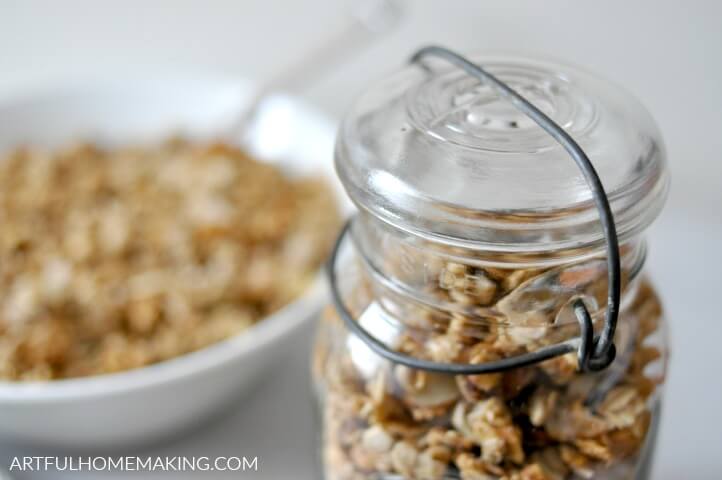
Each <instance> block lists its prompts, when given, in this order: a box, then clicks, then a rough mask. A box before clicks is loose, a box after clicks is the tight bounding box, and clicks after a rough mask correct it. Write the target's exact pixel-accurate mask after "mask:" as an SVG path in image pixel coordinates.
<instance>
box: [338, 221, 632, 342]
mask: <svg viewBox="0 0 722 480" xmlns="http://www.w3.org/2000/svg"><path fill="white" fill-rule="evenodd" d="M352 238H353V241H354V244H355V246H356V250H357V252H358V255H359V257H360V259H361V262H360V263H361V266H362V267H361V270H362V275H363V277H364V279H365V280H366V281H367V283H368V286H369V288H370V289H371V292H372V295H373V296H374V298H375V299H376V300H377V301H379V302H380V303H381V304H382V306H383V307H384V309H385V310H386V311H387V312H389V313H391V314H392V315H393V316H394V317H397V318H398V319H399V321H400V322H402V323H408V322H412V323H413V322H416V324H415V325H414V326H415V327H422V328H427V327H428V328H434V327H433V325H427V324H423V322H422V324H418V317H419V312H420V311H421V312H425V313H424V314H423V315H422V317H429V316H431V317H439V316H440V317H446V318H451V317H453V316H454V315H463V316H465V317H467V318H471V319H474V321H476V322H478V323H479V325H481V324H488V323H490V324H495V325H511V326H519V325H521V326H524V327H530V326H534V325H537V324H538V325H543V326H545V327H548V326H550V325H554V326H561V325H565V324H567V323H569V324H573V325H576V323H577V321H576V319H575V318H574V316H573V313H572V311H571V308H565V307H566V306H570V305H571V302H572V301H573V300H575V299H578V298H581V299H582V300H583V301H584V302H585V303H586V304H587V307H588V309H589V311H590V312H591V314H592V317H593V318H594V319H595V320H597V319H601V318H602V317H603V315H604V309H605V307H606V294H607V265H606V257H605V256H604V251H603V250H600V249H598V248H597V249H590V248H586V249H582V248H579V249H569V250H564V251H555V252H554V253H553V254H540V253H538V252H535V253H529V254H524V253H503V252H498V251H492V252H490V251H488V250H485V249H484V248H483V246H482V245H480V246H479V247H478V248H473V249H472V248H460V247H458V246H450V245H448V244H446V243H444V242H439V241H435V240H432V239H428V238H422V237H420V236H418V235H415V234H413V233H409V232H405V231H402V230H400V229H398V228H396V227H394V226H392V225H390V224H388V223H386V222H384V221H382V220H380V219H378V218H377V217H374V216H372V215H370V214H368V213H364V214H361V215H360V216H359V217H358V218H357V219H356V220H355V223H354V225H353V228H352ZM620 249H621V253H622V255H621V260H622V288H623V299H622V308H624V302H625V298H628V297H630V296H631V295H630V294H629V292H630V291H631V290H632V289H634V288H635V286H636V285H637V283H638V282H636V279H637V278H638V276H639V274H640V272H641V270H642V267H643V265H644V261H645V256H646V248H645V242H644V241H643V239H642V238H640V237H635V238H633V239H630V240H627V241H626V242H625V243H624V244H622V245H621V247H620Z"/></svg>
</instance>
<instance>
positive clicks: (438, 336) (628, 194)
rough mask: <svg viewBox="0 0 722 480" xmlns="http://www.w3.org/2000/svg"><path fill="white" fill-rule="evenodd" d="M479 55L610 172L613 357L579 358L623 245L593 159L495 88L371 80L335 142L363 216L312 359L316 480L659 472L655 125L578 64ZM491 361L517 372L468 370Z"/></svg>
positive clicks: (406, 72) (450, 74)
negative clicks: (588, 173) (319, 476)
mask: <svg viewBox="0 0 722 480" xmlns="http://www.w3.org/2000/svg"><path fill="white" fill-rule="evenodd" d="M471 60H472V61H473V63H475V64H477V65H479V66H483V67H484V68H485V70H486V71H487V72H489V73H492V74H493V75H494V76H495V77H496V78H498V79H499V80H501V81H502V82H504V83H505V84H506V85H508V86H509V87H511V88H513V89H514V90H515V91H516V92H518V93H519V94H520V95H522V96H523V97H525V98H526V99H527V100H528V101H529V102H531V104H533V105H534V106H535V107H536V108H537V109H538V110H539V111H541V112H542V113H543V114H545V115H546V116H547V117H548V118H550V119H551V120H552V121H553V122H555V123H556V124H557V125H559V126H560V127H562V128H563V129H564V131H565V132H567V133H568V134H569V135H570V136H571V137H572V138H573V139H574V140H575V141H576V143H577V144H578V145H579V147H581V148H582V149H583V151H584V152H585V153H586V154H587V156H588V158H589V160H590V161H591V163H592V164H593V167H594V169H595V170H596V172H597V173H598V175H599V178H600V179H601V182H602V184H603V188H604V191H605V192H606V198H607V199H608V205H609V206H610V207H611V208H610V210H611V213H613V217H614V225H615V226H616V235H615V238H616V239H618V243H619V248H618V250H615V251H618V254H619V265H620V267H621V269H620V272H619V273H620V275H619V278H618V280H619V283H620V285H621V287H620V288H621V296H620V300H619V305H618V312H619V315H618V320H617V322H616V329H614V334H613V337H612V339H613V347H612V348H611V352H608V353H609V355H608V360H609V361H611V363H609V362H608V361H604V362H601V364H600V365H597V368H583V366H582V365H580V361H579V359H580V353H579V351H578V350H579V348H581V347H580V345H581V343H583V342H584V340H583V339H584V338H593V339H594V342H595V343H594V345H596V342H598V341H599V338H600V337H599V334H600V332H601V331H602V329H603V328H604V326H605V321H606V320H607V316H608V313H609V312H608V310H609V309H610V308H611V307H610V303H609V301H608V298H609V292H610V283H611V282H610V278H611V277H610V275H609V273H610V271H609V270H610V267H609V265H610V262H609V255H608V253H607V252H609V250H608V248H609V236H608V232H606V233H605V231H604V229H602V228H601V226H600V213H599V209H598V205H597V203H595V198H594V196H593V192H592V190H590V187H589V184H588V182H587V181H585V177H584V176H583V174H582V173H581V172H580V169H579V168H578V166H577V165H575V162H574V161H573V160H572V159H571V158H570V156H569V154H568V152H567V151H566V150H565V149H564V148H562V146H561V145H560V144H559V143H557V141H556V140H555V139H554V138H553V137H552V136H550V135H549V133H548V132H546V131H544V130H543V129H542V128H540V126H539V125H538V124H537V123H535V121H534V120H532V119H531V118H530V117H528V116H527V115H525V114H524V113H521V112H520V111H519V109H518V108H517V107H516V106H515V105H513V102H510V101H509V99H508V98H504V96H503V95H499V93H498V89H497V88H494V86H493V85H490V84H489V83H488V82H485V81H482V80H480V79H479V78H477V77H475V76H473V75H469V73H468V72H465V71H463V70H461V69H459V68H457V66H449V64H448V63H445V62H442V61H439V60H437V61H431V62H430V61H423V62H417V63H413V64H411V65H409V66H407V67H406V68H403V69H402V70H401V71H400V72H398V73H396V74H395V75H392V76H391V77H389V78H388V79H386V80H384V81H382V82H380V83H378V84H376V85H374V86H372V87H370V88H369V89H368V90H367V91H366V93H364V94H363V95H362V96H361V97H360V98H359V99H358V100H357V101H356V102H355V104H354V106H353V107H352V109H351V111H350V112H349V113H348V115H347V116H346V117H345V120H344V121H343V123H342V126H341V128H340V132H339V135H338V140H337V149H336V168H337V173H338V175H339V177H340V179H341V182H342V183H343V185H344V187H345V189H346V191H347V193H348V195H349V197H350V198H351V200H352V201H353V202H354V203H355V205H356V206H357V207H358V210H359V213H358V215H357V216H356V217H355V218H353V219H352V221H351V222H350V224H349V226H348V227H347V229H346V230H345V231H344V236H343V238H342V240H340V242H339V251H338V252H337V255H336V257H337V258H335V262H334V264H333V266H332V268H333V270H332V272H333V275H332V276H333V280H334V285H333V287H334V291H335V292H337V294H338V298H339V300H340V304H338V305H336V306H335V307H333V306H329V307H328V308H327V309H326V310H325V311H324V312H323V313H322V315H321V319H320V322H319V329H318V334H317V340H316V345H315V350H314V354H313V357H314V358H313V373H314V384H315V389H316V391H317V392H318V401H319V408H320V412H321V416H320V418H321V423H322V425H321V426H320V432H321V435H320V441H321V445H320V451H321V458H322V464H323V472H324V478H326V479H327V480H350V479H421V480H427V479H428V480H431V479H458V478H461V479H466V480H471V479H474V480H477V479H484V480H486V479H510V480H511V479H519V480H538V479H541V480H543V479H548V480H561V479H571V478H583V479H591V478H594V479H598V478H604V479H622V478H624V479H627V478H647V476H648V475H649V464H650V460H651V456H652V452H653V448H654V438H655V431H656V425H657V423H658V419H659V415H660V402H661V395H662V386H663V384H664V380H665V372H666V361H667V355H668V354H667V340H666V333H665V330H666V327H665V323H664V320H663V318H662V310H661V306H660V301H659V299H658V297H657V295H656V293H655V291H654V288H653V287H652V285H651V283H650V280H649V279H648V278H647V277H646V276H645V274H644V268H643V267H644V263H645V259H646V254H647V244H646V240H645V236H644V232H645V229H646V228H647V227H648V226H649V225H650V224H651V223H652V221H653V220H654V219H655V217H656V216H657V215H658V213H659V212H660V210H661V207H662V205H663V203H664V200H665V197H666V195H667V191H668V184H669V178H668V173H667V169H666V160H665V151H664V147H663V145H662V141H661V138H660V134H659V132H658V129H657V127H656V126H655V124H654V122H653V120H652V118H651V117H650V115H649V114H648V113H647V112H646V110H645V109H644V108H643V107H642V106H641V105H640V104H639V103H638V102H637V100H635V99H634V98H633V97H632V96H631V95H630V94H629V93H627V92H626V91H625V90H623V89H621V88H620V87H618V86H617V85H615V84H613V83H610V82H609V81H606V80H604V79H601V78H600V77H599V76H597V75H595V74H593V73H589V72H587V71H586V70H583V69H580V68H578V67H575V66H571V65H566V64H562V63H557V62H555V61H550V60H546V59H537V58H522V57H513V56H493V55H486V56H473V57H471ZM339 305H343V309H342V310H343V312H344V314H345V315H346V316H345V317H344V316H343V315H340V310H339ZM580 305H581V306H583V308H584V309H585V310H586V311H587V312H588V314H589V318H590V319H591V331H592V332H593V333H590V334H589V335H593V334H594V333H596V336H594V337H585V335H588V333H585V331H584V325H583V323H581V322H580V320H579V318H580V317H579V315H578V313H579V312H577V311H576V310H577V309H578V308H580ZM342 318H345V319H346V321H345V320H342ZM349 322H352V323H349ZM349 326H351V327H353V328H349ZM360 332H363V335H361V334H360ZM550 348H552V349H553V348H557V353H556V354H554V355H544V354H543V353H542V354H540V355H538V358H535V359H534V361H526V362H521V363H520V362H518V361H517V360H515V359H519V358H531V357H533V356H534V354H535V352H537V353H539V352H546V351H550V350H549V349H550ZM560 348H565V350H563V352H565V353H561V354H559V351H561V350H559V349H560ZM384 352H387V353H386V354H383V353H384ZM388 352H391V353H388ZM396 354H398V355H397V356H398V357H399V358H404V359H417V360H420V362H419V365H421V366H422V367H423V366H424V365H427V364H428V365H432V366H439V365H441V366H443V365H449V366H451V367H459V368H458V369H457V370H454V369H453V368H450V369H449V370H448V371H447V370H445V369H443V368H416V363H413V362H408V361H395V358H396V357H395V356H394V355H396ZM424 362H425V363H424ZM490 362H491V363H493V364H495V365H500V366H502V367H503V368H499V369H495V370H492V371H488V372H485V373H478V374H464V373H459V372H463V371H464V370H463V368H462V367H463V366H479V365H485V364H490ZM505 362H506V363H505ZM509 365H515V366H511V367H510V366H509Z"/></svg>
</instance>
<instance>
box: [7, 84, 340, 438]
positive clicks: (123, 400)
mask: <svg viewBox="0 0 722 480" xmlns="http://www.w3.org/2000/svg"><path fill="white" fill-rule="evenodd" d="M251 93H252V91H251V88H250V87H249V85H248V84H247V83H246V82H243V81H238V80H235V79H229V78H219V77H202V78H198V77H196V78H190V77H188V76H168V77H166V78H154V79H147V78H146V79H127V78H126V79H122V80H121V79H114V80H96V81H92V82H87V84H85V85H78V84H76V85H75V86H69V87H63V88H55V89H53V90H47V89H46V90H45V91H44V92H36V93H26V94H23V95H17V94H13V95H4V97H0V151H5V150H7V149H8V148H10V147H12V146H14V145H17V144H18V143H23V142H25V143H31V144H44V145H51V146H52V145H57V144H64V143H68V142H69V141H71V140H73V139H87V138H90V139H92V140H98V141H100V142H101V143H106V144H115V143H140V142H145V141H153V140H156V141H157V140H159V139H162V138H163V137H164V136H167V135H169V134H172V133H175V132H181V133H183V134H185V135H189V136H191V137H193V138H204V137H212V136H213V135H214V134H216V133H218V132H219V131H222V130H223V129H224V128H227V126H228V125H229V124H230V123H232V120H233V119H234V118H235V116H236V115H237V114H238V112H239V111H241V110H242V108H243V105H244V103H246V102H248V101H249V99H250V98H251ZM258 118H259V120H258V121H257V122H255V123H254V127H253V129H252V131H253V135H252V142H251V144H250V145H251V147H252V150H253V151H254V152H255V153H256V154H258V155H260V156H261V157H262V158H263V159H267V160H269V161H279V162H282V165H283V166H284V168H289V169H292V170H294V171H308V170H316V171H317V172H320V173H322V174H325V175H328V176H330V177H332V176H333V173H332V171H333V167H332V161H331V156H332V151H333V136H334V128H333V125H332V123H331V122H330V121H328V120H327V119H326V118H325V117H323V116H322V115H320V114H318V113H317V112H315V111H313V109H311V108H309V107H308V106H306V105H303V104H302V103H301V102H299V101H297V100H294V99H292V98H290V97H284V96H276V97H271V98H269V100H268V101H266V102H264V104H263V108H262V109H261V113H260V115H259V117H258ZM0 228H2V226H1V225H0ZM324 299H325V295H324V285H323V282H322V281H321V279H320V278H319V279H318V280H317V281H316V282H315V284H313V285H312V286H311V287H309V289H308V290H307V292H306V293H305V294H304V295H303V296H302V297H301V298H299V299H298V300H296V301H294V302H293V303H291V304H290V305H288V306H286V307H285V308H283V309H281V310H280V311H278V312H277V313H275V314H274V315H271V316H270V317H268V318H266V319H264V320H262V321H261V322H260V323H258V324H257V325H255V326H253V327H252V328H251V329H249V330H248V331H246V332H243V333H241V334H239V335H238V336H236V337H233V338H230V339H228V340H226V341H223V342H220V343H216V344H214V345H211V346H209V347H206V348H204V349H202V350H199V351H197V352H194V353H190V354H187V355H183V356H180V357H177V358H175V359H172V360H168V361H165V362H162V363H158V364H155V365H151V366H148V367H144V368H140V369H136V370H130V371H127V372H121V373H116V374H110V375H99V376H94V377H86V378H78V379H69V380H59V381H51V382H32V383H12V382H0V438H2V439H5V440H10V441H12V442H15V443H22V444H26V445H27V444H30V445H37V446H42V445H45V446H62V447H70V448H88V447H93V448H103V447H107V446H111V445H112V446H117V445H121V444H126V445H129V444H137V443H138V442H150V441H154V440H156V439H159V438H162V437H165V436H167V435H170V434H172V433H175V432H178V431H180V430H182V429H184V428H186V427H189V426H191V425H193V424H195V423H198V422H201V421H202V420H204V419H205V418H207V417H209V416H211V415H212V414H213V413H214V412H217V411H219V409H221V408H223V407H224V405H227V404H230V403H231V402H232V401H234V399H237V398H239V395H240V394H242V393H243V392H244V391H248V390H249V389H250V388H251V387H252V386H253V382H254V381H256V380H258V379H259V377H261V376H263V375H264V373H267V368H268V367H269V366H270V365H271V364H272V363H273V361H274V359H278V358H279V355H280V354H281V353H282V352H284V351H287V350H288V345H287V342H292V341H294V337H296V335H294V334H295V333H297V332H298V329H299V328H300V327H301V326H302V325H303V324H304V322H306V321H307V320H309V319H310V318H311V317H312V316H313V315H314V313H315V312H316V311H317V310H318V308H319V307H320V306H321V304H322V303H323V301H324Z"/></svg>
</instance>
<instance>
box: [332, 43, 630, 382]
mask: <svg viewBox="0 0 722 480" xmlns="http://www.w3.org/2000/svg"><path fill="white" fill-rule="evenodd" d="M428 57H438V58H441V59H443V60H446V61H448V62H449V63H451V64H453V65H455V66H457V67H459V68H461V69H462V70H464V71H465V72H466V73H468V74H469V75H471V76H473V77H475V78H477V79H479V80H480V81H482V82H483V83H486V84H488V85H489V86H491V87H492V88H494V90H495V91H496V93H497V94H498V95H499V96H500V97H501V98H503V99H505V100H508V101H509V103H511V104H512V105H513V106H514V107H516V108H517V109H518V110H519V111H521V112H522V113H524V114H525V115H526V116H528V117H529V118H530V119H532V120H533V121H534V122H535V123H536V124H537V125H539V126H540V127H541V128H542V129H543V130H544V131H546V132H547V133H548V134H549V135H550V136H551V137H552V138H554V140H556V141H557V142H558V143H559V144H560V145H561V146H562V147H563V148H564V149H565V150H566V151H567V153H568V154H569V155H570V156H571V157H572V159H573V160H574V162H575V163H576V165H577V166H578V167H579V169H580V170H581V172H582V175H583V176H584V180H585V181H586V183H587V185H588V186H589V189H590V190H591V192H592V196H593V198H594V203H595V205H596V207H597V210H598V211H599V220H600V223H601V226H602V231H603V233H604V238H605V241H606V254H607V275H608V292H607V309H606V314H605V319H604V326H603V327H602V331H601V333H600V334H599V335H598V336H595V335H594V324H593V322H592V317H591V315H590V313H589V310H588V309H587V307H586V305H585V304H584V302H583V301H582V300H581V299H577V300H575V302H574V304H573V309H574V314H575V316H576V318H577V321H578V322H579V327H580V335H579V337H578V338H575V339H571V340H567V341H565V342H562V343H558V344H555V345H549V346H546V347H543V348H540V349H539V350H535V351H533V352H529V353H525V354H522V355H517V356H514V357H508V358H504V359H501V360H496V361H492V362H485V363H479V364H464V363H442V362H433V361H429V360H423V359H419V358H415V357H412V356H410V355H406V354H403V353H400V352H397V351H394V350H392V349H390V348H389V347H388V346H387V345H386V344H385V343H383V342H382V341H380V340H379V339H377V338H376V337H374V336H373V335H371V334H370V333H369V332H368V331H367V330H366V329H364V328H363V327H362V326H361V325H360V324H359V323H358V322H357V321H356V320H355V319H354V318H353V315H352V314H351V312H350V311H349V310H348V308H347V307H346V305H345V304H344V302H343V298H342V297H341V292H340V291H339V288H338V276H337V273H336V268H335V266H336V261H337V258H338V255H339V251H340V249H341V245H342V243H343V240H344V238H345V237H346V234H348V233H349V230H350V227H351V222H352V220H349V221H348V222H347V223H346V225H344V227H343V229H342V230H341V232H340V234H339V236H338V238H337V239H336V243H335V245H334V247H333V250H332V252H331V256H330V258H329V260H328V262H327V263H326V274H327V278H328V282H329V285H330V290H331V300H332V303H333V304H334V307H335V308H336V310H337V312H338V314H339V316H340V317H341V318H342V319H343V321H344V323H345V325H346V327H347V328H348V329H349V330H350V331H351V332H353V333H354V334H355V335H357V336H358V337H359V338H361V340H363V341H364V343H366V345H367V346H368V347H369V348H371V349H372V350H373V351H374V352H376V353H377V354H378V355H380V356H382V357H384V358H386V359H387V360H390V361H392V362H394V363H399V364H402V365H405V366H407V367H411V368H414V369H420V370H427V371H432V372H438V373H448V374H454V375H478V374H484V373H495V372H502V371H505V370H510V369H513V368H519V367H524V366H527V365H531V364H535V363H538V362H542V361H544V360H548V359H551V358H554V357H557V356H560V355H564V354H567V353H570V352H573V351H575V350H576V352H577V358H578V363H579V370H580V371H582V372H593V371H599V370H603V369H605V368H606V367H608V366H609V365H610V364H611V363H612V361H614V358H615V356H616V348H615V346H614V332H615V330H616V327H617V320H618V317H619V303H620V295H621V266H620V254H619V238H618V237H617V230H616V227H615V224H614V215H613V213H612V209H611V206H610V205H609V198H608V197H607V194H606V193H605V191H604V187H603V186H602V182H601V180H600V179H599V175H598V174H597V172H596V170H595V169H594V166H593V165H592V163H591V161H590V160H589V158H588V157H587V155H586V153H584V151H583V150H582V148H581V147H580V146H579V145H578V144H577V143H576V142H575V141H574V139H573V138H572V137H571V136H570V135H569V134H568V133H567V132H566V131H565V130H564V129H563V128H562V127H560V126H559V125H558V124H556V123H555V122H554V121H553V120H552V119H551V118H549V117H548V116H547V115H546V114H545V113H544V112H542V111H541V110H539V109H538V108H537V107H535V106H534V105H533V104H532V103H531V102H529V101H528V100H527V99H526V98H524V97H523V96H521V95H520V94H519V93H518V92H516V91H515V90H514V89H512V88H511V87H510V86H509V85H507V84H506V83H504V82H502V81H501V80H499V79H498V78H496V77H495V76H494V75H492V74H490V73H489V72H487V71H486V70H484V69H483V68H482V67H480V66H478V65H476V64H474V63H473V62H471V61H469V60H468V59H466V58H465V57H463V56H461V55H459V54H457V53H455V52H453V51H451V50H448V49H446V48H443V47H438V46H429V47H425V48H422V49H421V50H419V51H417V52H416V53H415V54H414V55H413V56H412V57H411V63H421V62H422V61H423V60H424V59H425V58H428ZM423 68H426V69H428V67H426V66H423Z"/></svg>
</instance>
